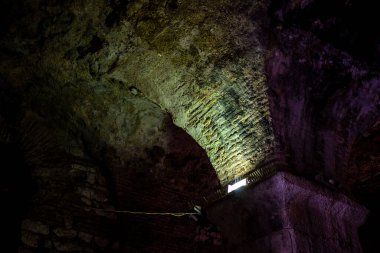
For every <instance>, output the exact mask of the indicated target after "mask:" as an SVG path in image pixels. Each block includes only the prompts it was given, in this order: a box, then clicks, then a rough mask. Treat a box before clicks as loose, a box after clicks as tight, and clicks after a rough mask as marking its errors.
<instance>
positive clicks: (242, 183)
mask: <svg viewBox="0 0 380 253" xmlns="http://www.w3.org/2000/svg"><path fill="white" fill-rule="evenodd" d="M245 185H247V179H246V178H244V179H243V180H240V181H239V182H236V183H234V184H233V185H230V184H229V185H228V193H230V192H232V191H235V190H236V189H238V188H240V187H242V186H245Z"/></svg>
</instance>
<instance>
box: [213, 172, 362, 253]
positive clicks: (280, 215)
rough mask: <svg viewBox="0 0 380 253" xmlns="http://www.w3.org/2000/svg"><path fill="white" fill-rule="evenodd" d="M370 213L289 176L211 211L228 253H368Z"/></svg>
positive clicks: (249, 190) (246, 191)
mask: <svg viewBox="0 0 380 253" xmlns="http://www.w3.org/2000/svg"><path fill="white" fill-rule="evenodd" d="M367 213H368V211H367V210H366V209H365V208H364V207H362V206H360V205H358V204H356V203H355V202H353V201H351V200H349V199H348V198H347V197H345V196H344V195H342V194H339V193H335V192H331V191H329V190H327V189H324V188H322V187H320V186H317V185H313V184H311V183H310V182H307V181H306V180H303V179H300V178H297V177H295V176H292V175H290V174H288V173H283V172H280V173H277V174H276V175H275V176H273V177H272V178H270V179H268V180H267V181H264V182H262V183H260V184H258V185H256V186H253V187H251V186H248V187H245V188H242V189H240V190H236V191H235V192H232V193H231V194H230V195H228V196H227V197H226V198H225V199H222V200H220V201H218V202H215V203H214V204H212V205H211V206H210V207H209V208H208V209H207V214H208V217H209V219H210V220H211V221H212V222H214V223H215V224H217V225H218V226H219V227H220V229H221V233H222V235H223V236H224V239H225V240H226V241H227V242H228V244H227V248H226V252H252V251H254V252H342V253H343V252H362V250H361V246H360V242H359V237H358V227H359V226H360V225H362V224H363V223H364V222H365V218H366V216H367Z"/></svg>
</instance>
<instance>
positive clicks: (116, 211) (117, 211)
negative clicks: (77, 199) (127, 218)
mask: <svg viewBox="0 0 380 253" xmlns="http://www.w3.org/2000/svg"><path fill="white" fill-rule="evenodd" d="M76 207H80V206H76ZM80 208H90V209H92V210H95V211H103V212H108V213H128V214H141V215H163V216H164V215H166V216H174V217H182V216H186V215H193V214H197V213H195V212H192V213H187V212H183V213H170V212H162V213H161V212H137V211H127V210H112V209H101V208H94V207H80Z"/></svg>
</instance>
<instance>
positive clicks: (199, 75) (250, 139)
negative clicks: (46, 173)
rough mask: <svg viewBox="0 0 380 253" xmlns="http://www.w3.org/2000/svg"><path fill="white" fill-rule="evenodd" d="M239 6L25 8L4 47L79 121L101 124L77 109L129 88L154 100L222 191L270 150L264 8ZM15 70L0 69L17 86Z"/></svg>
mask: <svg viewBox="0 0 380 253" xmlns="http://www.w3.org/2000/svg"><path fill="white" fill-rule="evenodd" d="M41 2H43V1H41ZM111 2H112V1H111ZM245 2H247V1H219V0H218V1H193V0H185V1H144V0H140V1H114V2H112V4H111V6H110V5H109V4H108V1H90V0H87V1H81V2H80V3H78V2H77V1H65V2H64V3H63V5H65V6H62V3H61V4H60V5H59V4H57V3H55V2H51V3H50V2H49V3H44V4H43V5H41V6H44V8H39V7H38V6H39V5H38V4H35V3H25V5H26V7H25V9H27V10H28V11H27V12H25V20H24V21H23V20H21V21H19V22H16V24H15V25H14V26H16V27H11V28H10V29H9V30H10V31H17V32H14V34H12V32H11V33H10V34H8V35H6V36H7V37H6V39H5V40H4V41H8V43H9V45H12V48H9V49H10V50H18V51H20V52H19V55H20V59H19V61H18V62H17V64H20V62H22V64H23V65H24V66H23V68H22V69H23V71H25V69H29V71H30V73H28V74H29V77H26V78H25V80H24V82H25V83H28V82H29V81H30V79H31V77H30V76H35V77H38V78H40V79H42V80H43V83H44V85H42V84H41V83H40V84H39V86H38V87H33V88H32V90H33V89H34V90H38V91H37V92H40V93H41V91H42V93H43V94H45V96H46V95H48V96H50V97H52V98H59V99H57V101H61V103H62V104H65V106H66V107H70V108H71V110H72V111H73V112H74V114H76V117H78V118H83V117H84V113H86V115H85V116H86V117H87V118H88V120H89V121H91V122H93V123H94V122H97V121H101V120H108V119H107V117H105V118H104V117H103V118H100V117H99V116H97V115H96V114H95V113H94V114H91V115H90V114H89V113H88V111H89V110H86V109H83V108H86V107H88V108H90V107H94V105H95V106H97V107H99V106H100V107H104V108H114V107H115V105H116V104H118V103H120V101H121V103H122V101H123V98H124V97H125V94H126V92H128V91H130V92H132V94H134V95H137V96H144V97H146V98H148V99H150V100H151V101H153V102H155V103H156V104H158V105H159V106H160V107H161V108H163V109H164V110H165V111H167V112H169V113H170V114H171V115H172V117H173V120H174V122H175V123H176V124H177V125H178V126H180V127H182V128H183V129H185V130H186V131H187V132H188V133H189V134H190V135H191V136H192V137H193V138H194V139H195V140H196V141H197V142H198V143H199V144H200V145H201V146H202V147H203V148H204V149H205V151H206V152H207V154H208V156H209V158H210V160H211V163H212V164H213V166H214V168H215V170H216V172H217V174H218V176H219V179H220V181H221V183H222V184H225V183H227V182H228V181H230V180H233V179H234V178H237V177H239V176H241V175H243V174H245V173H246V172H248V171H250V170H252V169H254V168H255V166H256V165H257V164H258V163H259V162H260V161H262V160H264V159H265V158H266V157H267V156H268V154H269V153H271V151H272V149H273V144H274V143H273V142H274V138H273V133H272V129H271V119H270V114H269V105H268V98H267V94H266V85H265V82H266V80H265V75H264V49H263V41H260V40H259V34H260V32H261V30H260V29H261V28H262V27H264V24H263V22H265V19H264V18H263V15H262V13H265V12H266V8H267V6H265V3H263V2H268V1H263V2H262V1H254V2H249V3H245ZM28 5H30V6H28ZM147 10H149V11H147ZM194 10H197V11H194ZM30 16H33V17H34V19H31V17H30ZM30 20H35V22H30ZM20 31H21V32H20ZM17 41H22V43H23V44H22V45H18V44H17ZM20 43H21V42H20ZM20 43H19V44H20ZM14 45H18V46H17V49H15V46H14ZM3 46H6V43H5V45H3ZM22 50H24V52H22ZM5 59H6V57H5ZM15 65H16V63H15V62H14V58H12V59H11V58H9V59H8V61H5V63H4V66H2V69H9V70H11V71H9V72H8V73H6V75H7V79H8V80H10V82H12V79H13V78H14V79H15V80H17V82H18V83H20V82H22V81H20V77H19V76H20V74H21V73H17V69H21V68H15V67H14V66H15ZM8 66H9V67H8ZM25 66H27V67H25ZM15 69H16V70H15ZM28 74H25V73H23V75H25V76H28ZM16 76H17V77H16ZM102 93H104V94H107V95H105V96H102V95H99V94H102ZM94 96H97V97H99V99H94V98H93V97H94ZM102 97H103V98H104V99H102ZM89 100H91V101H92V102H91V103H87V102H86V101H89ZM116 107H117V106H116ZM118 108H119V109H120V111H121V113H122V112H123V111H125V110H127V109H126V108H124V106H120V107H118ZM114 109H117V108H114ZM121 117H122V116H121ZM123 120H124V121H125V120H126V119H125V118H124V119H123V118H122V119H121V121H123ZM99 125H100V127H102V126H104V127H106V126H107V124H99ZM108 125H109V124H108ZM106 130H107V129H104V131H106ZM122 131H123V129H122V128H121V130H120V131H119V132H122ZM100 132H101V129H100ZM116 135H117V134H116ZM119 137H120V138H121V137H122V136H115V137H114V138H112V139H111V140H109V141H110V142H111V143H110V144H111V145H113V144H114V143H112V142H117V141H119V142H120V138H119ZM113 140H114V141H113Z"/></svg>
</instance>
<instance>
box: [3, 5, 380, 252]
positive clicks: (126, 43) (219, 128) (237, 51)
mask: <svg viewBox="0 0 380 253" xmlns="http://www.w3.org/2000/svg"><path fill="white" fill-rule="evenodd" d="M373 2H374V1H373ZM373 5H374V4H373V3H372V2H371V1H359V0H349V1H340V0H334V1H322V0H292V1H281V0H272V1H270V0H255V1H246V0H235V1H231V0H210V1H194V0H130V1H127V0H107V1H106V0H101V1H94V0H83V1H76V0H26V1H23V0H14V1H1V3H0V144H1V145H3V144H4V143H5V144H4V145H5V146H4V147H3V146H1V147H2V150H6V151H9V150H10V151H9V152H11V151H12V150H13V147H14V146H16V148H15V150H18V149H20V150H21V154H22V155H23V156H22V159H24V160H25V162H27V163H29V165H32V167H33V169H32V170H31V173H32V174H33V175H32V176H33V177H34V179H33V180H32V181H33V182H34V183H36V184H37V185H38V187H39V188H40V190H39V191H38V193H36V194H35V196H34V200H33V201H34V202H33V208H34V209H32V210H33V212H32V214H29V216H28V217H29V218H30V217H31V218H33V219H36V220H42V221H44V222H45V221H46V223H47V224H48V223H49V222H50V223H51V224H50V225H51V226H63V225H62V224H58V225H57V224H56V223H55V222H56V220H55V218H51V217H50V216H49V215H50V214H51V213H52V210H53V213H54V215H57V217H60V218H62V217H66V216H65V215H67V214H66V213H64V212H65V210H66V209H69V208H72V205H71V204H72V203H71V202H70V201H71V200H72V199H76V197H75V198H74V197H73V196H77V195H75V194H79V195H81V196H82V195H83V196H82V197H78V199H81V201H82V202H81V205H85V206H87V207H94V206H95V207H102V208H109V207H116V208H119V209H131V210H132V209H133V210H135V209H136V208H137V209H142V210H147V209H148V211H149V210H150V211H152V210H158V209H159V210H164V209H165V210H168V209H171V210H173V208H174V210H178V211H179V210H183V209H185V207H186V205H187V203H186V202H187V201H191V200H199V199H201V197H202V196H205V195H207V194H210V193H212V192H213V191H215V190H217V189H218V188H219V186H220V185H219V182H218V180H219V181H220V183H221V184H222V185H224V184H226V183H228V182H229V181H230V180H233V179H235V178H237V177H239V176H241V175H244V174H245V173H247V172H248V171H251V170H256V169H259V168H273V167H274V168H277V169H281V170H289V171H292V172H293V173H296V174H299V175H302V176H304V177H307V178H309V179H311V180H313V181H318V182H319V183H322V184H324V185H325V186H327V187H329V188H333V189H335V190H339V191H343V192H344V193H346V194H348V195H350V196H352V197H355V198H356V199H358V200H359V201H362V202H363V203H365V204H366V205H367V206H369V207H371V208H374V209H373V210H380V208H379V207H378V204H377V202H378V197H379V194H380V189H379V185H380V184H379V177H380V176H379V175H380V174H379V173H380V137H379V136H380V97H379V96H380V95H379V94H380V73H379V67H380V50H379V48H380V46H379V45H380V33H379V31H378V29H376V28H375V27H376V25H377V24H378V23H379V16H378V14H377V13H376V8H375V6H373ZM368 27H369V28H370V29H367V28H368ZM173 122H174V124H176V125H177V126H179V127H180V128H182V129H183V130H184V131H186V132H187V134H188V135H186V134H184V132H183V131H182V130H181V129H180V128H177V127H175V126H174V125H173ZM189 136H191V137H192V138H193V140H192V139H191V138H190V137H189ZM52 139H54V141H52ZM194 140H195V141H196V142H197V143H198V144H199V145H200V146H201V147H202V148H203V149H204V151H205V152H206V153H207V156H208V159H209V160H210V161H211V163H212V166H211V165H210V163H209V161H208V160H207V157H206V156H205V154H204V153H202V150H201V149H200V148H199V147H198V146H197V145H196V143H195V142H194ZM9 145H11V146H12V149H8V147H9ZM15 152H16V151H15ZM16 153H17V152H16ZM4 154H5V156H7V157H8V155H7V154H8V153H7V152H5V151H4ZM4 154H3V155H4ZM62 154H64V155H62ZM10 157H11V156H10ZM17 159H18V158H17ZM47 164H48V165H47ZM66 164H70V166H71V165H72V164H74V165H75V166H73V167H70V166H69V167H68V168H66V167H65V166H66ZM78 164H79V165H78ZM83 164H84V165H83ZM89 164H90V165H89ZM81 166H82V167H81ZM83 166H88V167H90V168H87V167H86V168H83ZM45 167H48V169H46V168H45ZM99 171H100V172H99ZM1 172H2V173H10V174H12V173H14V172H13V171H12V170H2V171H1ZM215 172H216V174H215ZM23 173H24V172H23ZM86 173H87V174H86ZM7 175H8V174H7ZM12 175H13V174H12ZM83 175H85V176H83ZM94 175H95V176H94ZM1 178H5V179H4V182H1V184H2V185H3V183H7V182H6V181H7V180H8V179H7V178H8V177H7V176H6V177H1ZM83 178H86V179H85V180H84V179H83ZM94 178H96V180H95V179H94ZM86 180H87V181H86ZM104 180H106V181H107V182H106V183H104V182H103V181H104ZM8 181H9V180H8ZM95 181H96V182H97V183H94V182H95ZM99 182H100V183H99ZM29 183H31V182H30V181H29ZM29 183H28V184H29ZM98 183H99V184H100V186H99V185H97V184H98ZM88 184H91V187H93V186H94V184H95V186H96V187H98V188H99V187H100V188H101V189H103V190H104V192H103V191H102V192H101V194H100V197H99V196H98V197H97V198H98V199H100V200H102V199H103V195H107V194H109V196H110V199H111V200H109V201H108V200H107V201H108V202H107V201H105V202H102V203H101V204H99V203H98V202H96V201H97V200H96V201H95V200H94V201H93V200H89V199H88V198H86V196H87V197H88V190H83V189H82V188H83V185H88ZM104 184H105V185H107V187H104ZM16 185H17V184H16ZM23 185H26V184H23ZM74 186H75V187H74ZM19 188H20V189H21V188H23V187H19ZM77 188H78V189H79V190H78V189H77ZM28 189H29V188H28ZM28 189H26V190H25V191H28ZM91 189H92V188H91ZM97 190H98V189H97ZM107 191H109V192H108V193H107ZM31 192H32V191H30V192H28V194H25V193H23V196H24V195H25V196H26V195H28V196H29V195H30V194H31ZM65 193H67V195H68V197H67V199H65V198H64V197H62V196H66V195H65ZM20 194H21V193H20ZM70 194H71V195H70ZM21 195H22V194H21ZM17 196H18V195H17ZM25 196H24V197H25ZM57 196H60V198H63V199H64V201H63V202H62V203H64V204H62V203H61V202H60V201H58V202H57V199H58V200H60V198H58V197H57ZM16 199H17V198H16ZM54 201H56V202H54ZM65 201H67V202H65ZM91 201H93V202H91ZM45 203H49V204H50V205H51V206H54V208H56V209H48V208H49V207H46V205H45ZM171 203H176V205H175V206H171ZM46 208H47V209H46ZM65 208H66V209H65ZM61 209H62V210H63V211H62V210H61ZM69 210H70V209H69ZM74 210H76V209H74ZM83 212H84V211H83ZM72 213H75V212H74V211H72ZM54 215H53V216H54ZM75 215H76V214H75ZM89 217H90V216H89ZM72 218H73V219H74V220H75V219H77V220H78V224H77V227H78V229H88V231H84V232H88V233H89V232H91V230H92V229H91V227H90V228H87V227H86V226H84V225H83V224H84V223H85V222H88V224H92V225H93V226H95V225H96V224H98V223H96V220H97V219H98V218H99V217H97V216H91V217H90V218H88V217H87V213H85V214H83V213H81V212H79V214H78V217H74V216H73V217H72ZM108 218H109V217H108ZM49 219H51V220H49ZM62 219H63V218H62ZM110 219H111V220H112V217H111V218H110ZM91 222H92V223H91ZM112 222H115V221H114V220H112ZM112 222H111V223H112ZM166 222H167V223H170V222H172V223H171V224H172V226H170V227H169V228H166V230H165V229H162V226H163V224H167V223H165V222H164V223H163V222H162V220H158V219H157V220H154V221H146V220H144V219H140V218H136V217H133V218H128V217H127V218H124V217H123V218H121V219H119V220H117V223H118V224H119V223H121V224H123V226H122V227H123V229H126V231H124V230H123V231H124V232H125V233H120V234H127V236H125V237H126V238H122V240H121V239H120V240H121V241H124V242H126V243H125V251H126V252H130V250H131V247H132V248H133V249H134V250H136V249H141V248H139V247H152V248H154V249H155V250H156V251H154V252H185V251H184V250H185V249H186V250H189V249H192V248H191V247H193V245H192V244H191V242H189V241H187V242H186V243H181V245H179V246H178V244H179V243H177V241H178V238H180V239H181V238H182V239H183V238H184V237H183V234H186V235H187V234H188V233H189V231H192V230H191V229H192V228H193V227H191V225H189V224H185V223H184V222H183V221H171V220H169V219H168V220H166ZM52 224H53V225H52ZM94 224H95V225H94ZM99 224H100V223H99ZM99 224H98V225H99ZM107 224H108V223H107ZM131 224H132V225H131ZM141 224H142V225H141ZM173 224H174V225H173ZM107 226H108V225H107ZM99 227H101V225H99ZM111 227H112V226H111ZM164 227H165V226H164ZM173 227H175V228H176V231H175V233H172V230H173ZM114 228H115V227H112V229H111V230H113V229H114ZM102 229H104V230H105V231H106V230H107V229H108V228H103V227H102V228H101V229H100V228H99V231H100V232H99V231H97V232H99V234H102V233H103V232H104V231H101V230H102ZM128 229H129V230H128ZM95 230H96V229H95ZM78 231H79V232H80V231H81V230H78ZM151 231H153V232H154V233H156V234H159V235H160V236H161V237H160V236H157V237H155V239H154V240H153V239H152V240H153V241H154V243H151V244H149V243H148V242H147V241H149V240H148V239H146V238H144V240H142V239H141V238H143V237H144V236H140V235H145V234H147V233H149V232H151ZM82 232H83V231H82ZM104 234H105V236H110V235H109V234H107V232H104ZM46 236H50V235H46ZM98 236H100V235H98ZM176 236H177V237H176ZM52 238H56V237H55V235H53V236H52ZM157 238H158V239H157ZM168 238H172V239H170V240H169V239H168ZM50 239H51V238H50V237H49V239H47V240H50ZM136 240H137V241H138V242H137V243H135V242H134V241H136ZM139 240H142V241H139ZM169 241H170V242H171V243H172V244H170V245H171V247H172V248H171V249H170V250H172V251H170V250H168V248H167V245H168V242H169ZM28 243H30V241H27V242H26V243H25V242H24V244H28ZM31 243H32V245H28V248H33V247H35V245H33V241H32V242H31ZM60 243H61V242H60V241H58V244H57V245H54V246H55V247H56V248H60V247H62V244H60ZM100 244H101V243H100ZM131 245H132V246H131ZM146 245H148V246H146ZM99 247H100V248H101V246H99ZM104 247H105V246H104ZM104 247H103V249H104ZM107 247H108V246H107ZM152 248H150V250H151V249H152ZM158 249H161V251H159V250H158ZM148 251H149V249H148ZM205 251H206V252H212V249H206V250H205ZM216 252H220V251H218V249H216Z"/></svg>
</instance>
